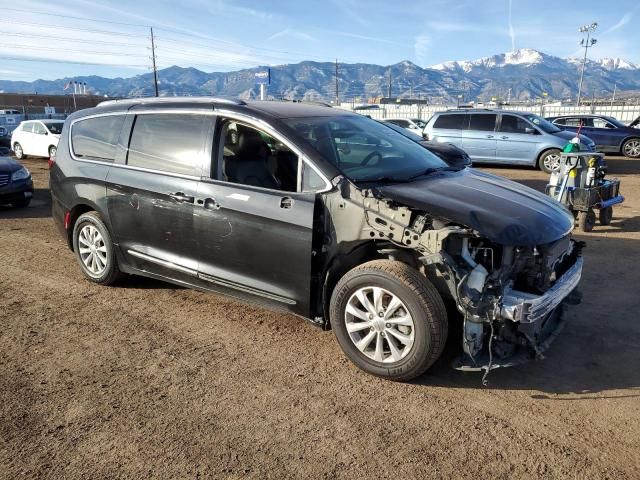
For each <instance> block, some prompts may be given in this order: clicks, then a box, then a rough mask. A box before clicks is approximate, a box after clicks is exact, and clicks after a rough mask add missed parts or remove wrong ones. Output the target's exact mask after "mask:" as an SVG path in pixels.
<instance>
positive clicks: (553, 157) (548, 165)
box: [538, 148, 561, 174]
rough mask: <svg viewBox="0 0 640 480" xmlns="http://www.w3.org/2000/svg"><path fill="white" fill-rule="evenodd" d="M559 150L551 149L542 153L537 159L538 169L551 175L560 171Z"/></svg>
mask: <svg viewBox="0 0 640 480" xmlns="http://www.w3.org/2000/svg"><path fill="white" fill-rule="evenodd" d="M560 153H561V152H560V150H558V149H557V148H552V149H550V150H546V151H544V152H542V155H540V158H538V168H540V170H542V171H543V172H545V173H549V174H551V173H553V172H557V171H559V170H560Z"/></svg>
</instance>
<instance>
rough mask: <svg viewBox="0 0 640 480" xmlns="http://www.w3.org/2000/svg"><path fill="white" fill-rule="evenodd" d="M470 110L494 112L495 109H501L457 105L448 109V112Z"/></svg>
mask: <svg viewBox="0 0 640 480" xmlns="http://www.w3.org/2000/svg"><path fill="white" fill-rule="evenodd" d="M470 110H476V111H483V112H493V111H495V110H500V109H498V108H475V107H456V108H449V109H447V112H468V111H470Z"/></svg>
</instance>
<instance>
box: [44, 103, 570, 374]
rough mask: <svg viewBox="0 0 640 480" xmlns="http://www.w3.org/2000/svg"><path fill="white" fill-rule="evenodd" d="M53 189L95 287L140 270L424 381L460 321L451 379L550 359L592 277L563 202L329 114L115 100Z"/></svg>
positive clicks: (316, 109)
mask: <svg viewBox="0 0 640 480" xmlns="http://www.w3.org/2000/svg"><path fill="white" fill-rule="evenodd" d="M50 178H51V194H52V198H53V217H54V220H55V222H56V224H57V225H58V227H59V229H60V231H61V233H62V235H63V236H64V238H65V239H66V241H67V242H68V245H69V247H70V248H71V249H72V250H73V252H74V254H75V257H76V259H77V262H78V264H79V266H80V269H81V271H82V272H83V274H84V275H85V276H86V277H87V278H88V279H89V280H91V281H93V282H96V283H99V284H104V285H109V284H113V283H115V282H116V281H117V280H118V279H119V277H120V276H121V273H128V274H137V275H145V276H149V277H153V278H158V279H162V280H167V281H170V282H174V283H176V284H179V285H184V286H191V287H194V288H199V289H203V290H210V291H216V292H222V293H226V294H229V295H232V296H235V297H239V298H243V299H251V300H256V301H259V302H262V303H265V304H268V305H270V306H272V307H276V308H281V309H284V310H287V311H290V312H293V313H295V314H298V315H301V316H303V317H305V318H307V319H309V320H310V321H311V322H313V323H314V324H316V325H318V326H321V327H324V328H329V327H331V328H332V329H333V331H334V333H335V337H336V339H337V341H338V343H339V344H340V346H341V347H342V349H343V350H344V352H345V353H346V354H347V356H348V357H349V358H350V359H351V360H352V361H353V362H354V363H355V364H357V365H358V366H359V367H360V368H362V369H364V370H365V371H367V372H370V373H372V374H375V375H380V376H383V377H387V378H391V379H394V380H408V379H410V378H413V377H415V376H417V375H420V374H421V373H422V372H424V371H425V370H427V369H428V368H429V367H430V366H431V365H432V364H433V362H435V360H436V359H437V358H438V357H439V356H440V354H441V353H442V351H443V348H444V345H445V340H446V338H447V332H448V329H449V322H453V321H459V322H460V324H461V328H460V330H462V331H463V332H464V333H463V335H462V336H461V343H462V350H463V352H464V353H463V354H462V356H461V359H460V363H459V365H458V366H459V368H462V369H476V370H479V369H486V370H487V371H488V370H490V369H491V368H492V367H495V366H496V365H502V366H507V365H510V364H513V363H514V362H515V361H516V360H522V359H523V358H529V357H534V356H540V355H542V352H543V351H544V350H545V349H546V347H547V346H548V343H549V342H550V340H551V339H552V338H553V337H554V336H555V332H556V331H557V329H558V328H559V326H560V325H561V322H562V312H563V309H564V304H566V303H567V302H570V301H572V300H574V299H575V297H576V296H577V295H575V294H573V293H572V292H573V291H574V289H575V288H576V286H577V284H578V282H579V280H580V276H581V271H582V257H581V254H580V250H581V246H580V244H578V243H576V242H574V241H573V240H571V237H570V232H571V230H572V228H573V223H574V219H573V217H572V215H571V214H570V213H569V212H568V211H567V210H566V209H565V208H564V207H563V206H561V205H560V204H559V203H558V202H556V201H555V200H553V199H550V198H549V197H547V196H545V195H543V194H541V193H538V192H536V191H534V190H532V189H529V188H527V187H525V186H523V185H520V184H517V183H514V182H511V181H509V180H506V179H503V178H500V177H497V176H493V175H490V174H487V173H482V172H479V171H475V170H474V169H469V168H454V167H451V166H450V165H448V164H447V163H446V162H444V161H443V160H442V159H440V158H439V157H437V156H436V155H433V154H432V153H430V152H429V151H428V150H427V149H425V148H423V147H422V146H421V145H419V144H418V143H416V142H414V141H411V140H409V139H407V138H406V137H405V136H404V135H400V134H398V133H397V132H395V131H394V130H392V129H390V128H388V127H386V126H384V125H381V124H380V123H378V122H376V121H374V120H371V119H369V118H366V117H364V116H361V115H358V114H354V113H350V112H346V111H340V110H336V109H331V108H326V107H321V106H314V105H305V104H301V103H291V102H248V103H245V102H242V101H232V100H223V99H215V98H201V99H198V98H171V99H144V100H126V101H110V102H105V103H103V104H101V105H99V106H98V107H96V108H93V109H89V110H83V111H80V112H76V113H75V114H73V115H72V116H70V117H69V118H68V120H67V122H66V123H65V126H64V129H63V132H62V136H61V138H60V143H59V146H58V152H57V157H56V161H55V163H53V165H52V169H51V176H50ZM445 301H448V302H451V303H452V304H455V305H456V306H457V309H458V310H459V311H460V312H461V314H462V317H461V318H458V317H457V316H453V317H452V318H450V319H449V318H447V310H446V309H445ZM256 348H259V345H256ZM488 352H490V353H491V355H487V353H488Z"/></svg>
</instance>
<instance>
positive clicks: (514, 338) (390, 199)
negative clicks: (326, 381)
mask: <svg viewBox="0 0 640 480" xmlns="http://www.w3.org/2000/svg"><path fill="white" fill-rule="evenodd" d="M338 184H339V187H340V188H339V189H338V192H335V193H329V194H327V195H326V197H325V205H326V208H327V209H328V210H329V212H328V213H329V214H328V217H330V219H331V224H332V225H331V227H332V229H333V231H334V236H335V240H334V241H330V242H328V243H333V244H335V245H341V244H345V242H347V241H348V240H351V242H356V243H357V242H358V241H360V242H362V241H364V240H372V241H374V243H375V245H376V247H375V248H376V249H377V251H378V253H379V254H381V255H385V256H388V257H389V258H390V259H393V260H401V261H402V262H404V263H409V264H411V265H412V266H413V267H414V268H417V269H418V270H420V271H421V272H422V273H423V274H424V275H426V277H427V278H428V279H429V280H430V281H431V282H432V283H433V284H434V285H435V286H436V288H437V289H438V291H439V292H440V294H441V295H442V296H443V298H448V299H449V300H451V301H453V302H455V305H456V307H457V310H458V311H459V312H460V314H461V319H462V320H461V321H462V323H463V325H462V332H463V334H462V339H461V344H462V350H463V354H462V355H461V356H460V358H459V359H458V361H457V363H456V365H455V366H456V368H458V369H461V370H485V371H488V370H490V369H492V368H497V367H500V366H510V365H514V364H517V363H521V362H522V361H524V360H528V359H530V358H541V357H542V356H543V352H544V351H545V350H546V348H547V347H548V345H549V343H550V342H551V341H552V340H553V338H554V337H555V335H556V334H557V333H558V332H559V330H560V328H561V327H562V325H563V321H562V316H563V311H564V308H565V305H566V304H570V303H577V302H578V301H579V294H578V292H577V290H576V287H577V285H578V283H579V281H580V277H581V274H582V264H583V260H582V256H581V250H582V247H583V244H582V243H581V242H576V241H574V240H572V239H571V238H570V232H571V230H572V228H573V222H574V220H573V217H572V216H571V214H570V213H569V212H568V211H567V210H566V209H565V208H564V207H563V206H562V205H560V204H558V203H557V202H555V201H553V200H552V199H549V198H548V197H546V196H544V195H542V194H540V193H538V192H536V191H534V190H532V189H530V188H528V187H525V186H523V185H520V184H517V183H515V182H511V181H509V180H506V179H503V178H500V177H496V176H493V175H490V174H486V173H482V172H479V171H476V170H474V169H469V168H465V169H462V170H458V171H451V170H441V171H437V172H433V173H431V174H429V175H427V176H425V177H424V178H423V179H420V180H417V181H412V182H406V183H389V184H388V185H380V184H377V185H373V186H355V185H354V184H353V183H351V182H349V181H347V180H346V179H344V178H341V179H339V180H338ZM351 242H347V243H351ZM326 248H330V247H329V245H325V249H326Z"/></svg>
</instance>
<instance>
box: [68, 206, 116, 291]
mask: <svg viewBox="0 0 640 480" xmlns="http://www.w3.org/2000/svg"><path fill="white" fill-rule="evenodd" d="M73 251H74V253H75V255H76V259H77V260H78V264H79V265H80V269H81V270H82V273H83V274H84V276H85V277H87V278H88V279H89V280H91V281H92V282H95V283H99V284H100V285H112V284H114V283H115V282H117V281H118V280H119V279H120V276H121V273H120V269H119V268H118V262H117V259H116V253H115V251H114V246H113V243H112V241H111V235H110V234H109V230H108V229H107V226H106V225H105V224H104V222H103V221H102V218H100V215H99V214H98V213H97V212H88V213H85V214H83V215H80V217H79V218H78V220H77V221H76V223H75V225H74V227H73Z"/></svg>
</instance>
